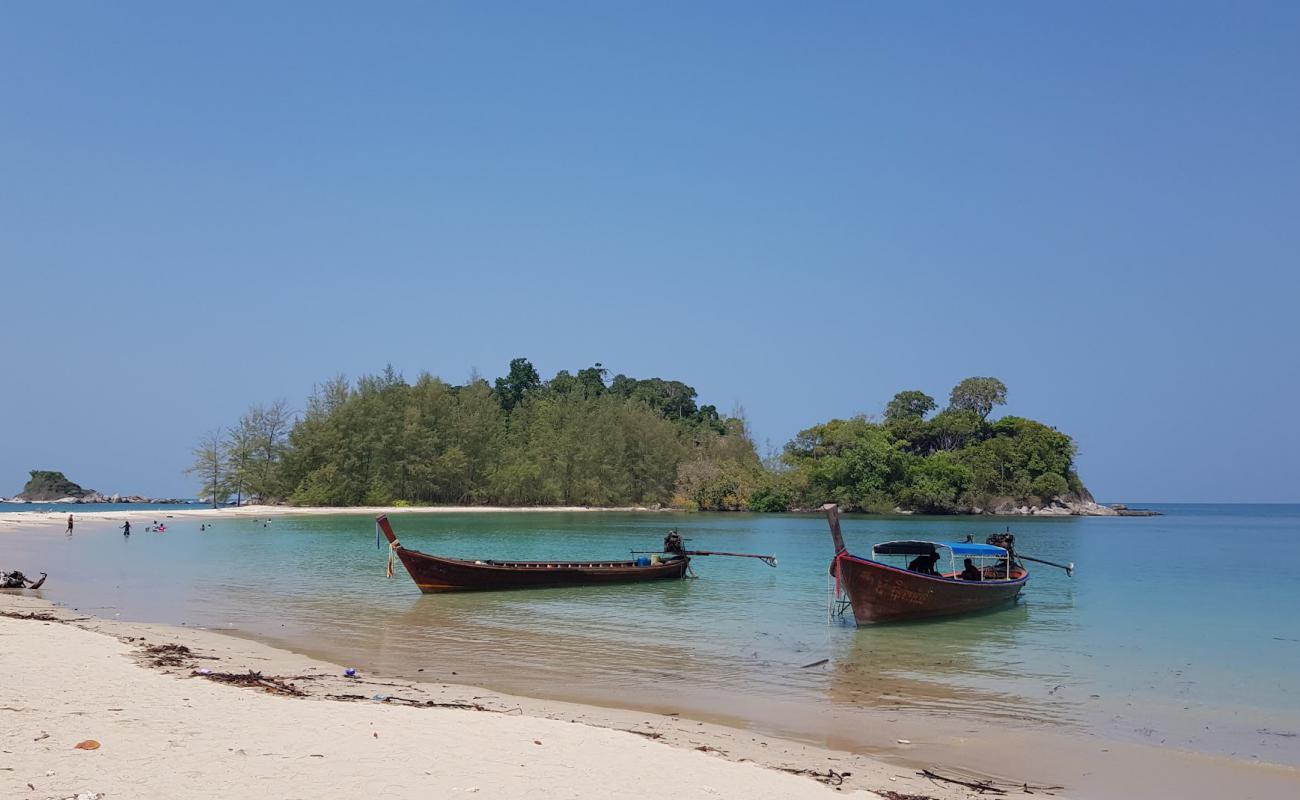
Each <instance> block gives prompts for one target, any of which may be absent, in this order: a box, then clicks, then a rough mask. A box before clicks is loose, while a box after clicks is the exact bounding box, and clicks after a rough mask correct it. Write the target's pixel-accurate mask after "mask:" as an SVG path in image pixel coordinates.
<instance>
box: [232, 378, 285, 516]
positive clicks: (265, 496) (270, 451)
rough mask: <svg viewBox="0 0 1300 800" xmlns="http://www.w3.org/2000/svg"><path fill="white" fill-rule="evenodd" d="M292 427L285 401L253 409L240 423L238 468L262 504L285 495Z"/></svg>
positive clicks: (249, 490) (249, 488) (277, 401)
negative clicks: (283, 472) (284, 465)
mask: <svg viewBox="0 0 1300 800" xmlns="http://www.w3.org/2000/svg"><path fill="white" fill-rule="evenodd" d="M292 424H293V415H292V413H291V412H290V411H289V404H288V403H287V402H286V401H285V400H283V399H281V400H276V401H275V402H274V403H271V404H270V405H256V406H253V407H252V408H250V409H249V410H248V411H247V412H245V414H244V416H243V417H242V418H241V419H240V421H239V427H238V430H239V431H240V434H239V439H240V440H241V441H240V444H241V446H242V447H241V450H240V451H239V452H238V453H237V455H239V456H240V457H241V463H240V464H239V465H238V466H239V468H240V470H241V476H240V477H241V478H243V479H244V481H245V482H246V485H247V490H248V493H249V494H250V495H255V496H257V497H258V498H259V499H260V500H261V501H262V502H270V501H273V500H277V499H280V498H281V497H282V496H283V492H282V490H281V487H280V481H279V470H280V461H281V460H282V459H283V458H284V454H285V450H286V449H287V448H288V444H289V430H290V428H291V426H292ZM243 447H246V448H247V450H246V451H245V450H243V449H242V448H243Z"/></svg>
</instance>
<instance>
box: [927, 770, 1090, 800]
mask: <svg viewBox="0 0 1300 800" xmlns="http://www.w3.org/2000/svg"><path fill="white" fill-rule="evenodd" d="M917 774H918V775H920V776H922V777H924V778H929V779H930V780H931V781H942V782H944V783H955V784H957V785H958V786H965V787H966V788H967V789H971V790H973V791H974V792H975V793H976V794H979V795H984V794H995V795H1002V794H1006V793H1007V789H1014V790H1017V791H1020V792H1024V793H1025V794H1033V793H1034V792H1051V791H1055V790H1058V789H1064V788H1065V787H1064V786H1038V785H1036V784H1032V783H1029V782H1028V781H1007V780H997V779H995V778H990V777H987V776H980V775H975V774H973V773H965V774H964V775H963V777H961V778H957V777H953V776H952V775H941V774H940V773H938V772H936V771H935V770H934V769H933V768H931V769H923V770H921V771H920V772H918V773H917Z"/></svg>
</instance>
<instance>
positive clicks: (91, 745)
mask: <svg viewBox="0 0 1300 800" xmlns="http://www.w3.org/2000/svg"><path fill="white" fill-rule="evenodd" d="M73 747H74V748H75V749H77V750H98V749H99V742H97V741H95V740H94V739H86V740H85V741H81V742H77V743H76V744H74V745H73Z"/></svg>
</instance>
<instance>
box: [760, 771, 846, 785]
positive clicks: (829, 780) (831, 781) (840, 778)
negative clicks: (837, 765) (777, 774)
mask: <svg viewBox="0 0 1300 800" xmlns="http://www.w3.org/2000/svg"><path fill="white" fill-rule="evenodd" d="M777 769H779V770H781V771H782V772H788V773H790V774H791V775H806V776H808V777H809V778H812V779H813V780H816V781H820V782H821V783H824V784H826V785H827V786H839V785H841V784H842V783H844V779H845V778H847V777H849V776H851V775H852V774H853V773H852V772H836V771H835V770H833V769H828V770H826V771H825V772H821V771H819V770H815V769H797V768H795V767H777Z"/></svg>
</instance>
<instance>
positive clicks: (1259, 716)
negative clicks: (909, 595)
mask: <svg viewBox="0 0 1300 800" xmlns="http://www.w3.org/2000/svg"><path fill="white" fill-rule="evenodd" d="M1157 508H1159V509H1160V510H1162V511H1164V512H1165V516H1162V517H1151V518H1064V519H1055V518H1045V519H1011V520H1007V519H989V518H951V517H944V518H934V517H928V518H917V517H898V518H882V517H866V516H853V515H849V516H846V518H845V521H844V530H845V536H846V539H847V540H848V543H849V547H850V550H854V551H857V552H859V553H865V552H867V551H868V550H869V548H870V545H871V544H872V543H873V542H877V541H883V540H885V539H893V538H936V539H960V538H962V537H964V536H965V534H966V533H974V534H975V536H976V538H977V540H980V541H982V540H983V537H984V536H986V535H987V534H989V533H991V532H993V531H996V530H1002V529H1003V528H1004V527H1006V526H1007V525H1010V526H1011V528H1012V530H1013V531H1014V532H1015V533H1016V536H1017V543H1018V546H1019V547H1020V549H1021V550H1022V551H1023V552H1025V553H1026V554H1032V555H1037V556H1040V557H1043V558H1047V559H1050V560H1053V561H1062V562H1065V561H1072V562H1074V563H1075V564H1076V565H1077V571H1076V573H1075V576H1074V577H1073V578H1069V577H1067V576H1066V575H1065V574H1064V573H1063V572H1061V571H1059V570H1055V569H1052V568H1048V567H1041V566H1037V567H1036V566H1034V565H1032V564H1031V565H1030V566H1031V579H1030V582H1029V587H1028V589H1027V590H1026V592H1025V594H1024V596H1023V598H1022V599H1021V601H1020V602H1019V603H1018V604H1017V605H1015V606H1013V607H1009V608H1006V609H1004V610H1001V611H996V612H990V613H985V614H981V615H978V616H972V617H965V618H958V619H953V620H946V621H934V622H925V623H915V624H903V625H892V626H877V627H870V628H855V627H853V626H852V624H851V623H845V622H842V621H839V622H835V623H831V624H828V620H827V588H828V587H827V576H826V569H827V565H828V563H829V561H830V555H831V551H832V547H831V543H830V536H829V534H828V532H827V527H826V522H825V520H824V519H823V518H822V517H820V516H805V515H747V514H692V515H686V514H634V513H594V512H593V513H573V514H569V513H475V514H427V515H421V514H409V515H399V516H395V517H394V524H395V527H396V529H397V532H398V534H399V536H400V537H401V539H402V542H403V544H405V545H406V546H408V547H411V548H414V549H419V550H424V551H427V552H433V553H440V554H445V555H452V556H465V557H476V558H518V559H532V558H537V559H545V558H563V557H581V558H588V557H591V558H618V557H620V556H624V557H625V556H626V553H627V551H628V550H630V549H633V548H647V549H648V548H654V547H657V546H658V544H659V543H660V541H661V540H662V537H663V533H664V532H665V530H666V529H667V528H669V527H677V528H679V529H680V530H681V531H682V533H683V535H684V536H686V537H687V538H688V539H691V540H693V541H692V542H691V546H693V547H698V548H702V549H715V550H734V551H742V552H756V553H774V554H776V555H777V556H778V557H779V558H780V567H779V568H778V569H771V568H768V567H766V566H764V565H763V564H761V563H759V562H757V561H754V560H750V559H726V558H700V559H698V560H696V562H695V565H694V566H695V571H696V573H697V575H698V578H697V579H695V580H687V581H680V582H678V581H670V582H663V583H658V584H645V585H637V586H624V587H606V588H587V589H562V590H536V591H528V592H507V593H492V594H460V595H429V596H424V595H420V594H419V593H418V591H417V590H416V589H415V587H414V584H413V583H412V582H411V581H410V580H409V578H408V577H407V576H406V575H405V573H404V571H403V570H402V568H401V566H400V564H399V565H398V567H397V577H396V578H395V579H394V580H391V581H390V580H386V579H385V578H384V562H385V558H386V552H387V551H386V550H383V551H380V550H377V549H376V547H375V536H374V525H373V521H372V520H371V519H370V518H369V517H363V516H355V517H354V516H345V517H280V518H276V519H274V520H273V521H271V522H270V523H269V525H266V526H265V527H264V523H263V522H261V521H259V522H254V521H251V520H237V519H234V518H230V519H219V520H218V521H217V522H216V524H215V526H214V527H213V528H212V529H210V530H208V531H205V532H200V531H199V525H200V524H202V523H203V522H204V521H202V520H185V519H174V520H169V521H168V532H167V533H166V534H149V533H144V532H143V530H142V527H141V526H140V524H139V522H137V532H136V534H135V535H133V536H132V537H131V538H130V539H129V540H126V539H124V538H123V537H122V536H121V535H120V534H118V533H116V532H115V529H116V527H117V526H120V522H108V521H99V522H96V521H94V520H93V519H91V518H87V519H83V520H82V522H81V524H80V525H79V526H78V533H77V534H76V535H75V536H73V537H71V538H69V537H66V536H64V535H63V533H62V531H61V530H56V529H51V528H47V529H40V530H26V531H18V532H6V533H3V534H0V543H2V545H3V551H2V552H0V562H3V563H4V564H5V565H6V566H7V567H9V568H15V567H16V568H19V569H22V570H23V571H25V572H27V573H29V574H34V573H36V572H42V571H43V572H49V573H50V575H51V577H50V580H49V583H48V585H47V588H46V589H45V590H43V594H44V596H45V597H47V598H49V599H52V600H54V601H56V602H59V603H62V604H65V605H68V606H72V607H78V608H81V609H83V610H87V611H92V612H93V613H96V614H99V615H107V616H113V615H120V616H121V617H122V618H127V619H136V620H147V621H157V622H169V623H186V624H189V625H203V626H210V627H216V628H224V629H228V630H233V631H236V632H241V633H244V634H248V635H253V636H257V637H259V638H263V639H267V640H270V641H272V642H275V643H277V644H282V645H286V646H289V647H292V648H294V649H298V650H301V651H305V652H309V653H312V654H315V655H320V656H324V657H328V658H330V659H331V660H335V661H339V662H343V663H348V664H354V665H357V666H360V667H362V668H364V669H371V670H382V671H383V672H385V673H386V674H401V675H407V676H409V677H420V678H427V679H434V680H447V681H457V682H464V683H472V684H480V685H486V686H489V687H492V688H497V689H501V690H506V691H514V692H520V693H525V694H533V695H540V696H550V697H557V698H561V699H573V700H580V701H588V702H601V703H607V704H613V705H631V706H637V707H644V708H650V709H659V710H669V709H670V708H671V710H679V711H683V712H685V713H692V712H698V713H701V714H706V715H714V716H720V717H725V718H727V719H728V720H730V721H739V722H742V723H744V724H748V725H752V726H753V727H756V728H760V729H763V730H767V731H770V732H775V733H782V734H786V735H792V736H800V737H804V738H815V736H816V735H817V732H819V731H820V732H821V733H823V734H824V733H825V732H826V730H827V728H828V726H832V727H834V729H835V730H834V734H835V736H836V737H837V739H838V740H840V741H841V743H843V742H845V741H847V742H848V743H850V744H851V743H853V742H855V741H863V742H865V741H867V740H868V739H869V738H870V737H869V736H868V735H867V733H866V732H865V731H866V729H867V727H868V725H869V720H870V719H871V718H872V717H871V715H872V714H879V713H881V712H889V713H893V712H898V711H907V712H915V713H919V714H925V715H929V716H932V717H934V718H935V719H942V720H949V721H951V720H958V721H961V722H963V723H966V722H969V723H972V724H974V723H991V722H998V721H1006V720H1014V721H1015V724H1017V725H1029V726H1042V727H1044V728H1050V729H1056V730H1060V731H1066V732H1077V733H1086V734H1096V735H1102V736H1107V737H1113V738H1117V739H1126V740H1132V741H1144V742H1151V743H1164V744H1166V745H1169V746H1176V747H1180V748H1186V749H1192V750H1198V751H1206V752H1216V753H1224V754H1234V755H1239V756H1247V757H1258V758H1261V759H1264V760H1269V761H1274V762H1278V763H1286V764H1292V765H1300V737H1290V736H1285V735H1282V736H1279V735H1277V734H1279V733H1281V734H1285V733H1294V732H1296V731H1297V730H1300V682H1298V681H1296V676H1297V675H1300V615H1298V614H1297V612H1298V611H1300V573H1297V572H1296V571H1295V570H1294V565H1295V564H1296V563H1297V562H1300V506H1281V505H1277V506H1243V505H1233V506H1210V505H1180V506H1157ZM152 516H153V512H142V513H141V515H140V520H142V521H143V520H146V519H147V518H152ZM821 659H829V662H828V663H827V664H825V665H821V666H817V667H811V668H803V667H804V665H807V664H810V663H812V662H816V661H820V660H821ZM453 672H454V673H455V677H451V674H452V673H453ZM859 713H860V714H861V715H862V716H861V717H858V716H855V715H856V714H859Z"/></svg>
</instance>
